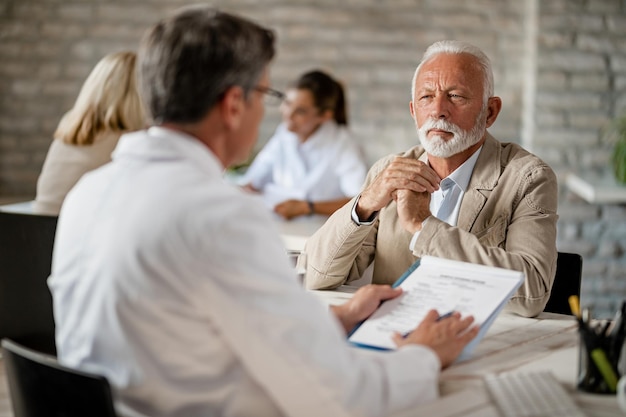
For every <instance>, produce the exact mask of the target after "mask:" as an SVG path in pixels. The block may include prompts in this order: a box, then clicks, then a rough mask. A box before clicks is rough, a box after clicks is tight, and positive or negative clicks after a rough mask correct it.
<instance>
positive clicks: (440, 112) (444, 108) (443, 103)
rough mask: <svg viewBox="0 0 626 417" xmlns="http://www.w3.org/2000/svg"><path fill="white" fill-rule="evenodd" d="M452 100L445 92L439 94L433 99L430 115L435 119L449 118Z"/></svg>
mask: <svg viewBox="0 0 626 417" xmlns="http://www.w3.org/2000/svg"><path fill="white" fill-rule="evenodd" d="M449 106H450V101H449V100H448V97H447V96H446V95H445V94H437V95H435V98H434V99H433V101H432V108H431V111H430V117H432V118H433V119H447V118H448V117H449V116H450V109H449Z"/></svg>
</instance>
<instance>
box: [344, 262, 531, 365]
mask: <svg viewBox="0 0 626 417" xmlns="http://www.w3.org/2000/svg"><path fill="white" fill-rule="evenodd" d="M524 278H525V277H524V274H523V273H522V272H520V271H513V270H510V269H504V268H498V267H492V266H487V265H479V264H472V263H468V262H460V261H453V260H449V259H443V258H438V257H432V256H424V257H422V258H421V259H418V260H417V261H416V262H415V263H414V264H413V265H411V266H410V267H409V268H408V269H407V270H406V271H405V272H404V273H403V274H402V276H401V277H400V278H398V279H397V280H396V282H395V283H394V284H393V285H392V286H393V287H394V288H395V287H401V288H403V290H404V291H403V294H402V295H400V296H399V297H397V298H394V299H392V300H387V301H384V302H383V303H381V305H380V306H379V307H378V309H377V310H376V311H375V312H374V314H372V315H371V316H370V317H369V318H367V319H366V320H364V321H363V322H361V323H359V324H358V325H357V326H356V327H355V328H354V329H352V331H351V332H350V334H349V335H348V341H349V342H350V343H351V344H352V345H354V346H357V347H362V348H367V349H374V350H383V351H385V350H394V349H396V346H395V344H394V343H393V341H392V339H391V335H392V334H393V332H395V331H397V332H399V333H406V332H409V331H411V330H413V329H414V328H415V327H416V326H417V325H418V324H419V323H420V322H421V321H422V320H423V318H424V316H425V315H426V313H427V312H428V311H429V310H431V309H433V308H434V309H436V310H437V311H438V312H439V313H440V314H443V313H447V312H449V311H459V312H460V313H461V314H462V315H463V316H466V315H470V314H471V315H473V316H474V318H475V320H476V324H478V325H479V326H480V331H479V333H478V335H477V336H476V337H475V338H474V339H473V340H472V341H471V342H470V343H469V344H468V345H467V346H466V347H465V349H464V350H463V352H462V353H461V355H460V356H459V358H458V359H457V360H464V359H467V358H469V357H470V356H471V354H472V352H473V351H474V349H475V348H476V346H477V345H478V344H479V343H480V341H481V340H482V338H483V337H484V335H485V334H486V333H487V330H488V329H489V327H490V326H491V325H492V324H493V321H494V320H495V319H496V317H497V316H498V314H499V313H500V312H501V311H502V309H503V308H504V306H505V305H506V303H507V302H508V300H509V299H510V298H511V296H512V295H513V294H514V293H515V291H516V290H517V289H518V288H519V287H520V285H522V283H523V282H524Z"/></svg>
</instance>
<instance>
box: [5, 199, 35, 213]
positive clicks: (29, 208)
mask: <svg viewBox="0 0 626 417" xmlns="http://www.w3.org/2000/svg"><path fill="white" fill-rule="evenodd" d="M33 203H34V200H33V201H22V202H19V203H11V204H3V205H0V211H10V212H13V213H25V214H34V211H33Z"/></svg>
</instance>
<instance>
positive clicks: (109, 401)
mask: <svg viewBox="0 0 626 417" xmlns="http://www.w3.org/2000/svg"><path fill="white" fill-rule="evenodd" d="M2 354H3V358H4V366H5V369H6V375H7V380H8V383H9V391H10V394H11V402H12V404H13V414H14V417H42V416H43V417H87V416H89V417H115V409H114V407H113V396H112V394H111V387H110V386H109V383H108V381H107V379H106V378H105V377H103V376H100V375H94V374H91V373H88V372H82V371H78V370H74V369H70V368H67V367H65V366H62V365H60V364H59V363H58V362H57V360H56V359H55V357H54V356H50V355H47V354H44V353H41V352H37V351H34V350H32V349H28V348H26V347H25V346H21V345H19V344H17V343H15V342H14V341H12V340H9V339H3V340H2Z"/></svg>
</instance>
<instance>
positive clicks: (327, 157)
mask: <svg viewBox="0 0 626 417" xmlns="http://www.w3.org/2000/svg"><path fill="white" fill-rule="evenodd" d="M366 174H367V165H366V164H365V160H364V158H363V155H362V152H361V150H360V149H359V147H358V146H357V144H356V142H355V141H354V140H353V139H352V137H351V136H350V134H349V132H348V130H347V129H346V128H345V127H342V126H338V125H337V124H336V123H335V122H333V121H327V122H325V123H323V124H322V125H321V126H320V127H319V128H318V129H317V130H316V131H315V132H314V133H313V134H312V135H311V136H310V137H309V138H308V139H307V140H306V141H305V142H300V140H299V139H298V136H297V135H296V134H294V133H293V132H290V131H288V130H287V127H286V126H285V124H284V123H283V124H280V125H279V126H278V128H277V129H276V132H275V133H274V135H273V136H272V137H271V138H270V140H269V141H268V143H267V144H266V145H265V146H264V147H263V149H262V150H261V151H260V152H259V154H258V155H257V157H256V158H255V159H254V161H253V162H252V165H250V168H248V171H247V172H246V174H245V175H244V177H243V179H242V180H241V183H242V184H248V183H249V184H252V186H253V187H254V188H256V189H258V190H261V191H262V193H263V196H264V199H265V201H266V203H267V204H268V205H269V206H270V207H273V206H274V205H276V204H278V203H280V202H282V201H284V200H287V199H297V200H309V201H328V200H336V199H338V198H343V197H354V196H355V195H357V194H358V193H359V191H360V190H361V187H362V186H363V182H364V181H365V175H366Z"/></svg>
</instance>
